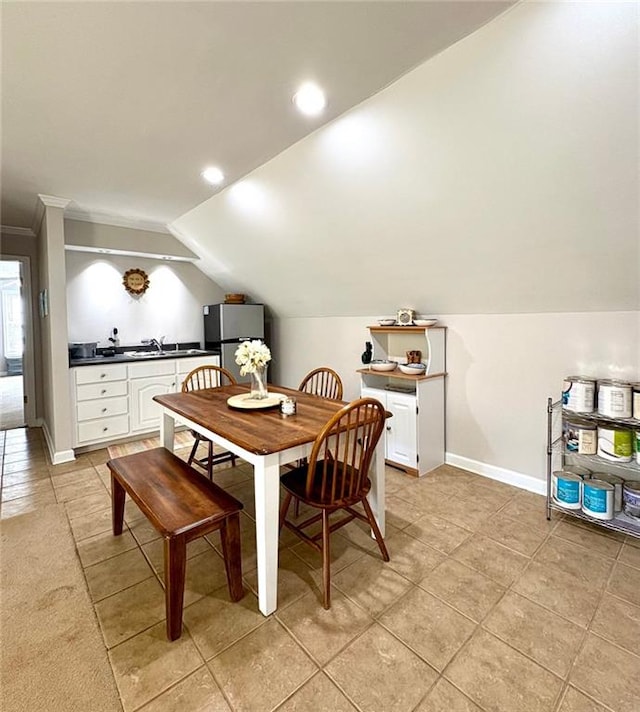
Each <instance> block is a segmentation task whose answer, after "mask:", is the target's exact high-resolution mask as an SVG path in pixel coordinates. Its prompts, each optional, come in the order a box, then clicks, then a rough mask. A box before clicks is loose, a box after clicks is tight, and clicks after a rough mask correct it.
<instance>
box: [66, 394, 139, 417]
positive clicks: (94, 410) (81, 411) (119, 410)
mask: <svg viewBox="0 0 640 712" xmlns="http://www.w3.org/2000/svg"><path fill="white" fill-rule="evenodd" d="M128 411H129V399H128V398H127V397H126V396H124V397H122V398H104V399H101V400H88V401H82V402H80V403H78V421H83V420H94V419H95V418H110V417H111V416H114V415H126V414H127V413H128Z"/></svg>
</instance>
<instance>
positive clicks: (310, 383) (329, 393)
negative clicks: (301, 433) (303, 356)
mask: <svg viewBox="0 0 640 712" xmlns="http://www.w3.org/2000/svg"><path fill="white" fill-rule="evenodd" d="M298 390H299V391H302V392H303V393H309V394H310V395H312V396H322V397H323V398H333V399H335V400H342V379H341V378H340V376H338V374H337V373H336V372H335V371H334V370H333V369H332V368H329V367H328V366H320V368H314V369H313V371H309V373H307V375H306V376H305V377H304V378H303V379H302V382H301V383H300V385H299V386H298ZM306 462H307V461H306V459H304V460H298V462H296V463H294V464H293V465H291V466H290V467H287V469H294V468H296V467H300V466H302V465H305V464H306ZM285 467H286V466H285ZM294 513H295V516H296V517H297V516H298V515H299V514H300V500H298V499H296V501H295V510H294Z"/></svg>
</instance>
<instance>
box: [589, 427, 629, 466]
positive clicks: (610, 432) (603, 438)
mask: <svg viewBox="0 0 640 712" xmlns="http://www.w3.org/2000/svg"><path fill="white" fill-rule="evenodd" d="M598 455H599V456H600V457H604V459H605V460H611V461H612V462H631V460H633V431H632V430H627V429H626V428H619V427H617V426H615V425H599V426H598Z"/></svg>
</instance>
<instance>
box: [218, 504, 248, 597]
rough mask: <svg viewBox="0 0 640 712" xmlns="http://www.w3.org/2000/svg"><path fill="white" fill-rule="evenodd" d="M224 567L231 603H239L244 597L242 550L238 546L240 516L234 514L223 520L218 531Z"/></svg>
mask: <svg viewBox="0 0 640 712" xmlns="http://www.w3.org/2000/svg"><path fill="white" fill-rule="evenodd" d="M220 540H221V542H222V554H223V556H224V566H225V569H226V570H227V583H228V584H229V595H230V596H231V600H232V601H239V600H240V599H241V598H242V597H243V596H244V588H243V587H242V549H241V545H240V515H239V514H238V513H237V512H236V513H235V514H231V515H230V516H229V517H227V519H226V520H225V522H224V524H223V525H222V527H221V529H220Z"/></svg>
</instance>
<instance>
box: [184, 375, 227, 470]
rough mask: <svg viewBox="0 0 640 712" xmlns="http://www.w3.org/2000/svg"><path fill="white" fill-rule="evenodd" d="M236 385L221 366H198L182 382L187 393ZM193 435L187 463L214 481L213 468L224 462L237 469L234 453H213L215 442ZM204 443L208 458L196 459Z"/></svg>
mask: <svg viewBox="0 0 640 712" xmlns="http://www.w3.org/2000/svg"><path fill="white" fill-rule="evenodd" d="M229 384H230V385H235V384H236V379H235V378H234V377H233V376H232V374H231V373H229V371H227V369H226V368H222V367H221V366H198V368H194V369H193V371H191V372H190V373H188V374H187V375H186V376H185V379H184V381H183V382H182V392H183V393H186V392H188V391H199V390H202V389H204V388H218V387H219V386H226V385H229ZM191 434H192V435H193V437H194V438H195V439H194V442H193V447H192V448H191V453H190V454H189V459H188V460H187V463H188V464H189V465H191V464H197V465H199V466H200V467H202V469H203V470H205V472H206V473H207V475H208V476H209V479H210V480H212V481H213V466H214V465H218V464H221V463H223V462H231V464H232V465H233V466H234V467H235V464H236V459H237V456H236V455H234V454H233V453H232V452H229V451H228V450H225V451H224V452H217V453H214V452H213V442H211V440H209V438H206V437H205V436H204V435H201V434H200V433H197V432H196V431H195V430H192V431H191ZM202 443H206V444H207V445H208V447H207V456H206V457H200V458H198V457H196V452H197V450H198V448H199V447H200V445H201V444H202Z"/></svg>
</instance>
